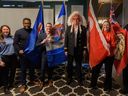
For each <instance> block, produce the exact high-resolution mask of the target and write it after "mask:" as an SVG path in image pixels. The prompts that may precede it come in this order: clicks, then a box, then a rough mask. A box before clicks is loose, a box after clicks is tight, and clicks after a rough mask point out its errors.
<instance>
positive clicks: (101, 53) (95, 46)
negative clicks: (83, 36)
mask: <svg viewBox="0 0 128 96" xmlns="http://www.w3.org/2000/svg"><path fill="white" fill-rule="evenodd" d="M88 21H89V64H90V66H91V68H92V67H94V66H96V65H97V64H99V63H100V62H102V61H103V60H104V59H105V57H107V56H108V55H109V54H110V52H109V48H108V44H107V41H106V39H105V37H104V35H103V33H102V31H101V29H100V27H99V25H98V22H97V20H96V17H95V14H94V11H93V7H92V3H91V0H90V3H89V8H88Z"/></svg>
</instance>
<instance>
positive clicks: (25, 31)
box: [14, 18, 35, 93]
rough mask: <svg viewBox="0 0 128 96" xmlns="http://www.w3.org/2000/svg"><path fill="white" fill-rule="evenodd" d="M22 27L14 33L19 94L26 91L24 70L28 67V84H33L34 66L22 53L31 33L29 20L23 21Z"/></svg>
mask: <svg viewBox="0 0 128 96" xmlns="http://www.w3.org/2000/svg"><path fill="white" fill-rule="evenodd" d="M23 27H24V28H21V29H19V30H17V31H16V33H15V36H14V48H15V51H16V53H17V54H18V56H19V59H20V67H21V84H22V86H21V87H20V92H21V93H23V92H24V91H25V90H26V89H27V86H26V70H27V67H29V75H30V82H33V83H34V79H35V77H34V73H35V72H34V68H35V66H34V64H33V62H31V61H30V59H29V58H28V57H27V55H26V54H25V53H24V48H25V46H26V41H27V39H28V37H29V34H30V32H31V31H32V28H31V20H30V19H29V18H24V19H23Z"/></svg>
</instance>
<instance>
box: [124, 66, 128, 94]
mask: <svg viewBox="0 0 128 96" xmlns="http://www.w3.org/2000/svg"><path fill="white" fill-rule="evenodd" d="M123 87H124V90H125V91H127V92H128V65H127V66H126V68H125V69H124V70H123Z"/></svg>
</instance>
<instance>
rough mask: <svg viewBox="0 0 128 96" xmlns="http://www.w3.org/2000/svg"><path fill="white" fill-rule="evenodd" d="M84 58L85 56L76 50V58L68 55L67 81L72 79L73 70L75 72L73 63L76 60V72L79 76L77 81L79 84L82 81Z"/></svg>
mask: <svg viewBox="0 0 128 96" xmlns="http://www.w3.org/2000/svg"><path fill="white" fill-rule="evenodd" d="M82 57H83V54H82V53H81V52H78V51H77V49H76V48H75V50H74V56H73V55H70V54H68V64H67V79H69V80H71V79H72V76H73V70H74V68H73V61H74V60H75V63H76V68H75V72H76V75H77V80H78V81H79V82H81V81H82Z"/></svg>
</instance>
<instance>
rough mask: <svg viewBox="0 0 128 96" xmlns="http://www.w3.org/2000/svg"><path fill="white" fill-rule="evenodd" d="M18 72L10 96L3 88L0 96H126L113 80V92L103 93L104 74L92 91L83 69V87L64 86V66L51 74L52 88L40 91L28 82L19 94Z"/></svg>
mask: <svg viewBox="0 0 128 96" xmlns="http://www.w3.org/2000/svg"><path fill="white" fill-rule="evenodd" d="M19 74H20V70H19V69H17V72H16V79H15V82H16V86H17V87H15V88H13V89H11V94H8V95H5V94H4V93H3V88H0V96H126V95H123V94H121V92H120V86H119V85H118V84H117V83H116V82H115V81H114V80H113V90H112V91H110V92H105V91H103V80H104V74H103V72H102V74H101V75H100V77H99V80H98V87H99V89H97V90H92V89H91V88H90V87H89V85H90V76H89V75H88V69H85V68H83V81H84V85H83V86H79V85H78V83H77V81H76V80H74V81H73V82H72V83H71V84H70V85H66V80H65V65H60V66H58V67H57V68H56V69H55V70H54V72H53V74H54V75H53V86H48V84H47V83H46V84H45V86H44V88H43V89H42V90H40V89H39V87H38V86H36V85H31V84H30V83H29V82H28V83H27V84H28V89H27V90H26V92H25V93H24V94H20V93H19V87H18V86H19V82H20V80H19V79H20V77H19ZM39 74H40V72H39V71H38V70H37V71H36V75H37V76H39Z"/></svg>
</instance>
